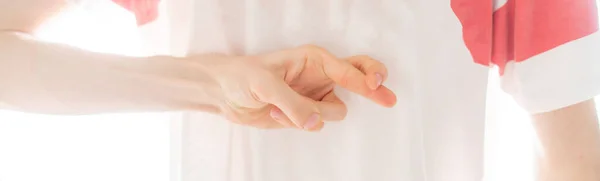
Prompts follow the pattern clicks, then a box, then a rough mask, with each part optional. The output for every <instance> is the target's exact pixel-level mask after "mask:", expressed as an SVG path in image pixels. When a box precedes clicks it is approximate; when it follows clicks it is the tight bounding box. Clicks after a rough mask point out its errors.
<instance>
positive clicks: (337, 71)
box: [321, 53, 396, 107]
mask: <svg viewBox="0 0 600 181" xmlns="http://www.w3.org/2000/svg"><path fill="white" fill-rule="evenodd" d="M321 58H322V62H323V69H324V70H323V71H324V72H325V74H326V75H327V76H328V77H329V78H330V79H331V80H333V81H334V82H335V83H336V84H338V85H340V86H341V87H343V88H346V89H348V90H350V91H352V92H354V93H357V94H360V95H362V96H364V97H366V98H368V99H371V100H372V101H374V102H376V103H378V104H380V105H383V106H386V107H392V106H394V105H395V104H396V95H395V94H394V93H393V92H392V91H391V90H390V89H388V88H387V87H385V86H379V87H378V88H376V89H373V88H371V87H372V86H369V85H368V82H369V81H367V76H366V75H365V74H364V73H363V72H361V71H360V70H359V69H358V68H357V67H355V66H353V65H352V64H351V63H350V62H347V61H345V60H340V59H337V58H335V57H334V56H332V55H330V54H328V53H324V54H322V56H321Z"/></svg>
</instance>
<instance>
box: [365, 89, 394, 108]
mask: <svg viewBox="0 0 600 181" xmlns="http://www.w3.org/2000/svg"><path fill="white" fill-rule="evenodd" d="M371 98H372V99H373V100H374V101H375V102H377V103H378V104H380V105H382V106H385V107H394V106H395V105H396V102H397V98H396V94H394V92H392V90H390V89H389V88H387V87H385V86H381V88H379V89H377V90H376V91H375V92H373V94H372V97H371Z"/></svg>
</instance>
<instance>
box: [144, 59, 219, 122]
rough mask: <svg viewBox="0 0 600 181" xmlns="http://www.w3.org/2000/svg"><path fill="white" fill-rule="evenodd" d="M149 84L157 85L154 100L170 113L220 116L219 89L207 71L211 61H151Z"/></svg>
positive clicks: (148, 67)
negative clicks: (216, 114)
mask: <svg viewBox="0 0 600 181" xmlns="http://www.w3.org/2000/svg"><path fill="white" fill-rule="evenodd" d="M148 59H149V61H150V66H147V69H149V70H146V71H152V72H153V73H152V74H153V75H154V76H151V78H150V79H153V80H148V82H154V84H156V86H155V87H156V90H149V91H152V92H154V98H155V99H156V100H158V101H161V102H162V104H164V105H166V106H167V107H168V109H170V110H178V111H180V110H184V111H201V112H211V113H219V112H220V110H219V103H220V101H221V100H222V96H221V95H220V94H221V91H220V86H219V85H218V84H217V82H216V81H215V80H214V76H213V75H212V74H211V73H210V71H209V70H210V67H207V64H208V63H207V62H208V61H210V60H209V59H196V58H194V59H193V60H192V59H191V58H180V57H169V56H155V57H150V58H148Z"/></svg>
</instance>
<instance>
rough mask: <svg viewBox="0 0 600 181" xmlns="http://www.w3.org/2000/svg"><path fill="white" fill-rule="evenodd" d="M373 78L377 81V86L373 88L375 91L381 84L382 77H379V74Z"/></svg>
mask: <svg viewBox="0 0 600 181" xmlns="http://www.w3.org/2000/svg"><path fill="white" fill-rule="evenodd" d="M375 78H376V79H377V86H375V89H377V88H379V86H381V84H382V83H383V76H381V74H379V73H376V74H375Z"/></svg>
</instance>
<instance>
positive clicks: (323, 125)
mask: <svg viewBox="0 0 600 181" xmlns="http://www.w3.org/2000/svg"><path fill="white" fill-rule="evenodd" d="M323 127H325V123H324V122H320V123H319V124H317V125H315V126H314V127H313V128H311V129H308V130H307V131H310V132H319V131H321V130H323Z"/></svg>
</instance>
